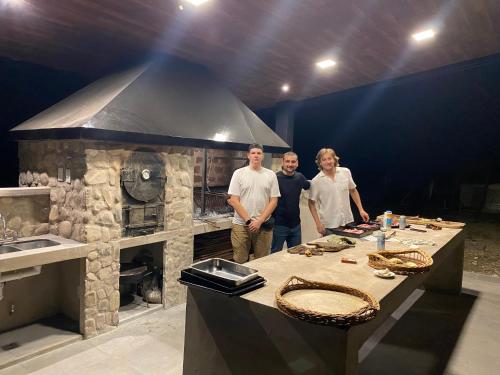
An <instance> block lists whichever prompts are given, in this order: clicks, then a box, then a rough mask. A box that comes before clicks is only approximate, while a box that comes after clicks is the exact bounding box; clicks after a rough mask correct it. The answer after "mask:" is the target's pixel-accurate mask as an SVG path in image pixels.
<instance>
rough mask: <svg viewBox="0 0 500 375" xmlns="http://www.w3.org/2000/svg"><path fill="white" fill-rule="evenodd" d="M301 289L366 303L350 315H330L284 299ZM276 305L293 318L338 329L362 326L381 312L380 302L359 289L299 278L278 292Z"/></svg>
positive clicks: (292, 278) (291, 280)
mask: <svg viewBox="0 0 500 375" xmlns="http://www.w3.org/2000/svg"><path fill="white" fill-rule="evenodd" d="M300 289H318V290H327V291H334V292H340V293H344V294H348V295H351V296H355V297H358V298H359V299H361V300H363V301H365V302H366V303H365V304H363V307H361V308H357V309H355V310H353V311H351V312H349V313H343V314H328V313H324V312H318V311H314V310H311V309H309V308H306V307H301V306H297V305H295V304H292V303H290V302H289V301H287V300H286V299H285V298H284V295H285V294H286V293H289V292H291V291H294V290H300ZM276 303H277V305H278V308H279V310H280V311H281V312H283V313H284V314H286V315H288V316H290V317H292V318H295V319H299V320H303V321H306V322H309V323H314V324H320V325H325V326H338V327H349V326H351V325H355V324H360V323H363V322H366V321H368V320H371V319H373V318H374V317H375V315H376V314H377V312H378V311H379V310H380V305H379V303H378V301H377V300H376V299H375V298H373V297H372V296H371V295H369V294H368V293H365V292H363V291H361V290H359V289H356V288H352V287H349V286H344V285H339V284H332V283H325V282H320V281H310V280H306V279H303V278H301V277H297V276H292V277H290V278H289V279H288V280H287V281H286V282H285V283H284V284H283V285H282V286H281V287H280V288H279V289H278V290H277V291H276Z"/></svg>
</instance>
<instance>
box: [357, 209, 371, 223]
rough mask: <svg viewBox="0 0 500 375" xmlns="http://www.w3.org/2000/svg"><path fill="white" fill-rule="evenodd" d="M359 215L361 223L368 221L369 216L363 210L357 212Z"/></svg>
mask: <svg viewBox="0 0 500 375" xmlns="http://www.w3.org/2000/svg"><path fill="white" fill-rule="evenodd" d="M359 215H360V216H361V218H362V219H363V221H368V220H370V215H368V212H366V211H365V210H359Z"/></svg>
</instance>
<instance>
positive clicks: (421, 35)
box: [411, 29, 436, 42]
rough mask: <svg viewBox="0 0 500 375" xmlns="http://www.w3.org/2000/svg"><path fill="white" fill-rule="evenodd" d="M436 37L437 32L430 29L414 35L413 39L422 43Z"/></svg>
mask: <svg viewBox="0 0 500 375" xmlns="http://www.w3.org/2000/svg"><path fill="white" fill-rule="evenodd" d="M435 35H436V32H435V31H434V30H433V29H428V30H424V31H419V32H418V33H415V34H413V35H412V36H411V37H412V38H413V40H415V41H416V42H421V41H423V40H427V39H432V38H434V36H435Z"/></svg>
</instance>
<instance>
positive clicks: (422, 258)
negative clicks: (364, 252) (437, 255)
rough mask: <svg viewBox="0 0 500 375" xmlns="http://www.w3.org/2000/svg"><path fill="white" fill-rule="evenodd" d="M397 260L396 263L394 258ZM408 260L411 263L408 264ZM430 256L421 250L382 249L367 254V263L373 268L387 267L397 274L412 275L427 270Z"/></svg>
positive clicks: (430, 261)
mask: <svg viewBox="0 0 500 375" xmlns="http://www.w3.org/2000/svg"><path fill="white" fill-rule="evenodd" d="M396 259H397V260H398V263H396V262H394V260H396ZM408 262H411V263H413V264H414V265H412V264H408ZM432 263H433V260H432V258H431V257H430V256H429V255H428V254H427V253H426V252H425V251H422V250H418V249H415V250H382V251H378V252H376V253H371V254H368V265H369V266H370V267H372V268H375V269H378V270H380V269H385V268H388V269H389V270H391V271H392V272H394V273H397V274H399V275H413V274H416V273H423V272H427V271H429V269H430V268H431V266H432Z"/></svg>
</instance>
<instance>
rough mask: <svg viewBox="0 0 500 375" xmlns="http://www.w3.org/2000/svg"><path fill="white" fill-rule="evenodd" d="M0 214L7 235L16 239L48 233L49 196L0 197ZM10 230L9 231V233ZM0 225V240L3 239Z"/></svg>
mask: <svg viewBox="0 0 500 375" xmlns="http://www.w3.org/2000/svg"><path fill="white" fill-rule="evenodd" d="M0 213H1V214H2V215H3V216H4V217H5V221H6V225H7V229H8V230H7V235H8V236H9V237H11V236H12V235H13V233H12V231H14V232H16V233H17V236H18V237H28V236H33V235H35V236H38V235H41V234H47V233H49V196H48V195H45V194H42V195H34V196H27V197H0ZM9 230H10V231H9ZM3 234H4V233H3V228H2V225H1V224H0V238H2V237H3Z"/></svg>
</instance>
